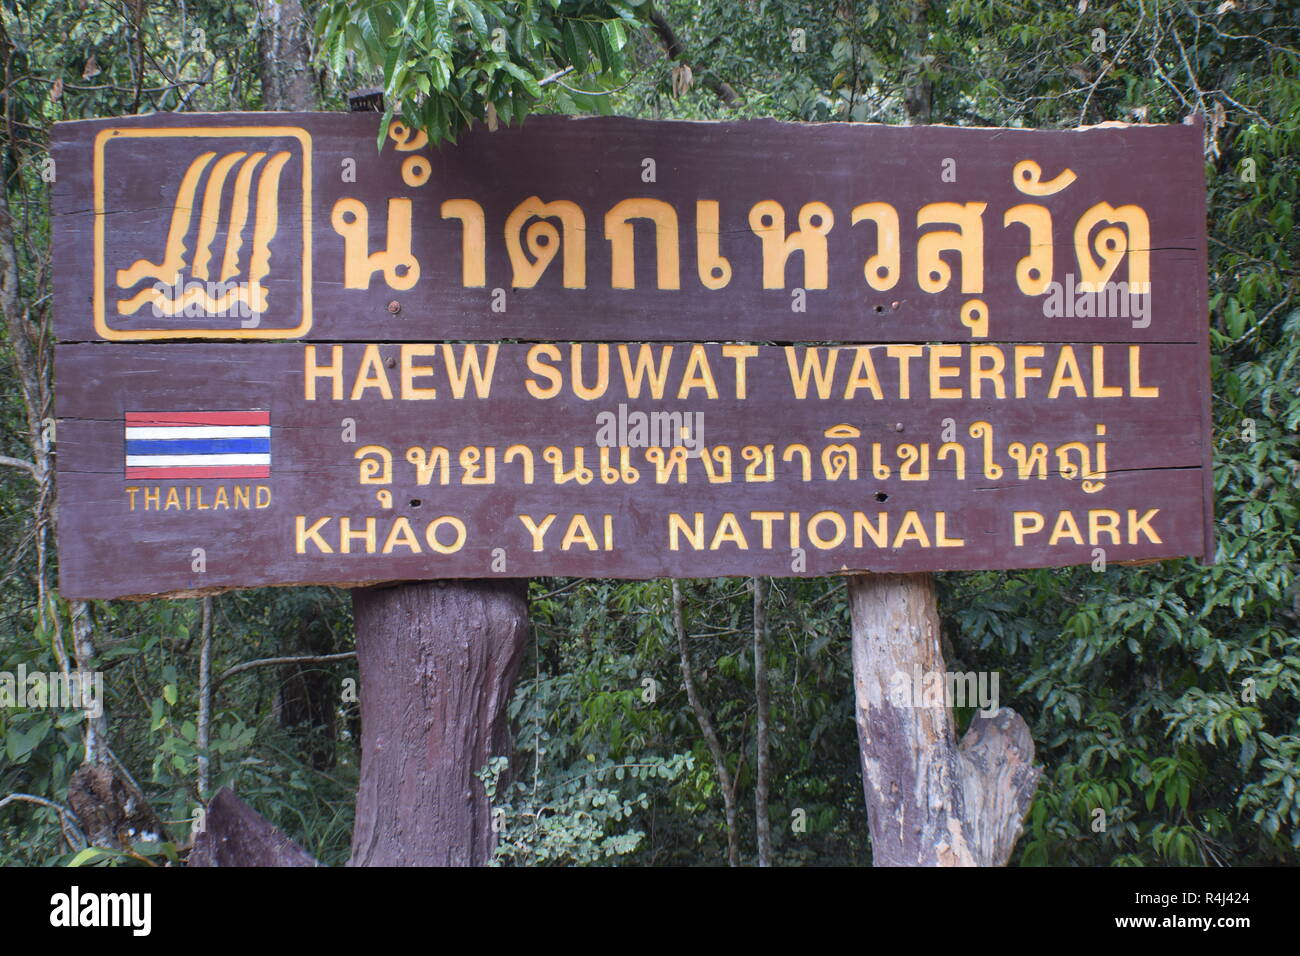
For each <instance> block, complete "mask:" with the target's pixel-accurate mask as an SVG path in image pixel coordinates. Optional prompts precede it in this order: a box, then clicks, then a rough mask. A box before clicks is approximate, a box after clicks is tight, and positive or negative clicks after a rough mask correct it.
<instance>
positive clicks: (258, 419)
mask: <svg viewBox="0 0 1300 956" xmlns="http://www.w3.org/2000/svg"><path fill="white" fill-rule="evenodd" d="M270 476H271V413H270V411H268V410H266V409H252V410H248V411H236V412H127V413H126V477H127V478H269V477H270Z"/></svg>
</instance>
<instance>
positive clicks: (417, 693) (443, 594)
mask: <svg viewBox="0 0 1300 956" xmlns="http://www.w3.org/2000/svg"><path fill="white" fill-rule="evenodd" d="M527 587H528V583H527V582H526V581H514V580H511V581H457V582H440V581H435V582H431V583H415V584H400V585H395V586H391V587H376V588H367V589H363V590H356V591H353V592H352V607H353V617H354V619H355V621H356V628H357V661H358V664H359V666H360V672H361V687H360V691H361V786H360V788H359V789H358V792H357V819H356V826H355V828H354V829H353V831H352V859H351V860H350V861H349V865H351V866H481V865H483V864H485V863H487V862H488V860H489V859H490V858H491V855H492V850H493V847H494V846H495V842H496V841H495V836H494V834H493V833H492V825H491V817H490V813H491V809H490V807H489V806H488V801H487V795H486V792H485V791H484V788H483V784H482V782H480V781H479V780H478V779H477V778H476V777H475V774H476V773H477V772H478V771H479V770H480V769H481V768H482V767H483V766H484V765H485V764H486V763H487V761H488V758H489V757H491V756H493V755H494V754H497V753H502V752H504V749H503V748H505V747H506V746H508V743H509V741H508V737H507V736H506V734H505V730H506V727H505V721H504V717H505V710H506V705H507V703H508V702H509V700H510V692H511V689H512V687H513V686H514V682H515V676H516V674H517V673H518V670H519V662H520V660H521V658H522V655H523V651H524V646H525V642H526V640H527V637H528V591H527Z"/></svg>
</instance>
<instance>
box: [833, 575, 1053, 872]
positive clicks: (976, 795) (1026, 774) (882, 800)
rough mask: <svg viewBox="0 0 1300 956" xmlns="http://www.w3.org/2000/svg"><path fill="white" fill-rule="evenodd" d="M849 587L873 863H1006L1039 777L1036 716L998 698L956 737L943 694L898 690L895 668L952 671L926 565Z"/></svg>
mask: <svg viewBox="0 0 1300 956" xmlns="http://www.w3.org/2000/svg"><path fill="white" fill-rule="evenodd" d="M848 588H849V599H850V603H851V608H852V614H853V689H854V697H855V699H856V708H855V710H856V714H857V723H858V739H859V742H860V745H861V750H862V782H863V789H864V790H865V792H866V800H867V819H868V824H869V827H870V830H871V853H872V861H873V863H874V865H876V866H1003V865H1005V864H1006V862H1007V860H1008V859H1010V857H1011V851H1012V849H1013V848H1014V847H1015V843H1016V839H1017V837H1019V835H1020V828H1021V825H1022V823H1023V821H1024V817H1025V814H1026V813H1027V812H1028V810H1029V804H1030V801H1031V800H1032V799H1033V795H1034V788H1035V787H1036V786H1037V785H1038V777H1039V773H1040V771H1039V770H1038V769H1037V768H1036V767H1035V766H1034V765H1033V761H1034V742H1033V739H1032V738H1031V737H1030V734H1029V728H1028V727H1027V726H1026V725H1025V722H1024V720H1022V719H1021V718H1020V717H1019V716H1018V715H1017V714H1016V713H1015V712H1013V711H1011V710H1010V709H1008V708H1005V707H1003V708H1001V709H999V710H998V711H997V713H996V714H995V715H993V716H992V717H987V718H985V717H980V716H977V717H976V718H975V719H974V721H973V723H972V724H971V727H970V729H969V730H968V731H967V733H966V735H965V736H964V737H963V738H962V741H961V743H960V744H958V743H956V740H955V733H954V728H953V722H952V713H951V711H950V710H949V709H948V707H947V706H946V705H943V706H930V707H926V706H915V704H919V703H922V702H921V701H915V700H913V701H912V702H911V704H909V703H908V702H906V701H900V700H898V699H896V697H897V695H891V693H890V690H891V687H897V686H898V683H897V682H898V681H899V679H900V678H899V676H898V675H903V677H904V678H905V679H906V680H907V681H908V682H909V685H910V682H911V681H912V680H913V678H914V675H917V674H920V675H925V674H934V673H939V674H942V673H944V672H945V667H944V661H943V651H942V647H941V645H940V635H939V612H938V607H937V605H936V603H935V595H934V579H933V577H932V576H931V575H929V574H873V575H855V576H853V577H850V578H849V580H848ZM945 686H946V682H945Z"/></svg>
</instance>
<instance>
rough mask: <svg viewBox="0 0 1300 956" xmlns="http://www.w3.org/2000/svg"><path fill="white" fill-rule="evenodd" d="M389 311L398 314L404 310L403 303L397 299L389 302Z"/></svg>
mask: <svg viewBox="0 0 1300 956" xmlns="http://www.w3.org/2000/svg"><path fill="white" fill-rule="evenodd" d="M388 311H389V312H391V313H393V315H396V314H397V313H398V312H401V311H402V305H401V303H400V302H398V301H397V300H396V299H394V300H393V301H392V302H390V303H388Z"/></svg>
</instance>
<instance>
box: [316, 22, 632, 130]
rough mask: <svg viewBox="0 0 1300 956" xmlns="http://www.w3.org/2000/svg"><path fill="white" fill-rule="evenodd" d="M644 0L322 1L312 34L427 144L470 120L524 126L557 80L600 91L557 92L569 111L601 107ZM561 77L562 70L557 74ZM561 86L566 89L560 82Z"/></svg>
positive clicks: (338, 66) (620, 70) (339, 67)
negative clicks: (375, 88) (379, 87)
mask: <svg viewBox="0 0 1300 956" xmlns="http://www.w3.org/2000/svg"><path fill="white" fill-rule="evenodd" d="M644 3H645V0H543V2H540V3H531V2H530V3H522V4H521V3H505V2H502V3H497V2H494V0H363V2H354V0H330V2H327V3H324V4H322V5H321V8H320V12H319V14H318V16H317V19H316V31H317V33H318V34H320V36H321V42H322V44H323V46H324V49H325V50H326V51H327V57H328V60H329V62H330V64H331V66H332V67H333V68H334V71H335V73H336V74H338V75H342V74H343V73H344V71H345V69H346V68H347V64H348V59H349V57H354V58H356V59H357V60H359V61H360V63H359V66H358V69H359V70H360V71H361V72H362V73H365V72H366V71H374V72H376V73H377V74H378V75H380V76H381V77H382V83H383V87H384V103H385V108H386V112H385V115H384V122H383V124H382V125H381V133H380V140H379V145H381V146H382V144H383V136H384V132H383V131H384V130H387V128H388V121H389V119H390V118H392V117H393V116H398V117H400V118H401V119H402V120H403V121H404V122H405V123H406V124H407V125H408V126H409V127H413V128H415V129H421V130H424V131H425V132H426V133H427V134H428V136H429V138H430V140H431V141H432V142H434V143H440V142H442V141H443V140H449V141H450V142H453V143H454V142H455V141H456V136H457V134H458V133H460V132H461V131H462V130H464V129H466V128H467V127H468V126H470V124H472V123H473V122H474V121H476V120H478V121H482V122H490V123H495V118H496V117H500V119H501V120H502V121H504V122H506V123H512V122H522V120H523V118H524V117H525V116H527V115H528V114H529V113H530V112H534V111H535V110H536V108H537V106H538V104H539V103H540V102H541V101H542V99H543V97H544V91H543V84H549V83H550V82H553V81H554V80H556V79H558V78H559V77H558V76H556V74H562V75H564V76H565V77H567V78H568V79H569V81H570V82H572V83H576V84H577V85H578V86H579V87H581V86H582V84H583V83H596V84H598V85H597V90H598V95H596V96H590V95H587V94H586V93H583V92H579V91H578V90H577V89H575V88H574V87H571V86H570V87H569V89H567V90H566V89H565V86H559V87H557V89H558V90H559V91H560V92H559V94H558V95H559V103H560V104H561V105H562V106H568V107H569V108H570V109H571V110H572V111H575V112H576V111H579V110H592V109H595V110H601V109H604V105H603V104H604V103H606V102H607V100H605V98H604V97H603V96H601V95H599V94H600V93H603V92H604V90H603V89H601V87H600V86H599V84H601V83H609V84H610V85H611V86H612V85H614V84H616V83H618V82H621V79H622V77H623V74H624V71H625V69H626V58H625V53H624V50H625V48H626V46H627V43H628V33H629V31H630V30H635V29H636V28H637V27H638V26H639V22H638V8H640V7H641V6H642V5H643V4H644ZM562 71H567V72H562ZM567 85H568V84H566V86H567Z"/></svg>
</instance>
